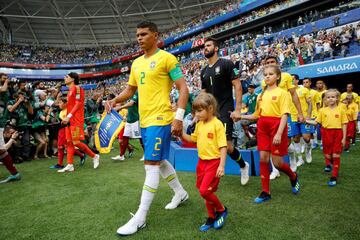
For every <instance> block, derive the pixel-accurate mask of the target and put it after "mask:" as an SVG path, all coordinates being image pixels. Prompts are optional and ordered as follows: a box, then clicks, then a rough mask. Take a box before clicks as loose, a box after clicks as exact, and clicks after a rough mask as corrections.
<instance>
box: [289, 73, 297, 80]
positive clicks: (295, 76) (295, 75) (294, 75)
mask: <svg viewBox="0 0 360 240" xmlns="http://www.w3.org/2000/svg"><path fill="white" fill-rule="evenodd" d="M291 76H293V77H294V78H295V79H296V80H299V75H297V74H292V75H291Z"/></svg>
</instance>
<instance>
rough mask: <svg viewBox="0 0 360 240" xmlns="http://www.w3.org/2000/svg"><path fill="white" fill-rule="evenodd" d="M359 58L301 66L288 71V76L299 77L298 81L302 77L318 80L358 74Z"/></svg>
mask: <svg viewBox="0 0 360 240" xmlns="http://www.w3.org/2000/svg"><path fill="white" fill-rule="evenodd" d="M359 70H360V56H353V57H347V58H341V59H335V60H329V61H326V62H318V63H313V64H307V65H302V66H299V67H296V68H292V69H290V70H289V73H290V74H297V75H299V77H300V79H301V78H304V77H310V78H318V77H326V76H331V75H339V74H346V73H353V72H359Z"/></svg>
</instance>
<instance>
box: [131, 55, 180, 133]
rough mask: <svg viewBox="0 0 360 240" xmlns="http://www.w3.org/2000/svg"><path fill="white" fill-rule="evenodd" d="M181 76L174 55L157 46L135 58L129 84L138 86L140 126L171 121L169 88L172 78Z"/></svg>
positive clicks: (172, 116)
mask: <svg viewBox="0 0 360 240" xmlns="http://www.w3.org/2000/svg"><path fill="white" fill-rule="evenodd" d="M182 77H183V74H182V70H181V68H180V65H179V62H178V61H177V59H176V57H175V56H174V55H172V54H171V53H168V52H166V51H164V50H160V49H158V50H157V52H156V53H154V54H153V55H152V56H150V57H148V58H146V57H145V55H143V56H141V57H138V58H137V59H135V61H134V62H133V64H132V66H131V72H130V79H129V83H128V84H129V85H131V86H135V87H137V88H138V92H139V114H140V126H141V127H142V128H146V127H149V126H165V125H168V124H170V123H171V122H172V121H173V118H174V114H173V112H172V111H171V103H170V91H171V88H172V85H173V83H174V81H176V80H178V79H180V78H182Z"/></svg>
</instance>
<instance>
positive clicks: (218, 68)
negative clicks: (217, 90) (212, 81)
mask: <svg viewBox="0 0 360 240" xmlns="http://www.w3.org/2000/svg"><path fill="white" fill-rule="evenodd" d="M215 74H220V66H217V67H216V68H215Z"/></svg>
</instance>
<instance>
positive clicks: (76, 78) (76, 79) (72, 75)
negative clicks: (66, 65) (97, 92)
mask: <svg viewBox="0 0 360 240" xmlns="http://www.w3.org/2000/svg"><path fill="white" fill-rule="evenodd" d="M68 75H69V77H71V78H72V79H74V83H75V84H76V85H78V84H79V83H80V77H79V74H77V73H76V72H71V73H69V74H68Z"/></svg>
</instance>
